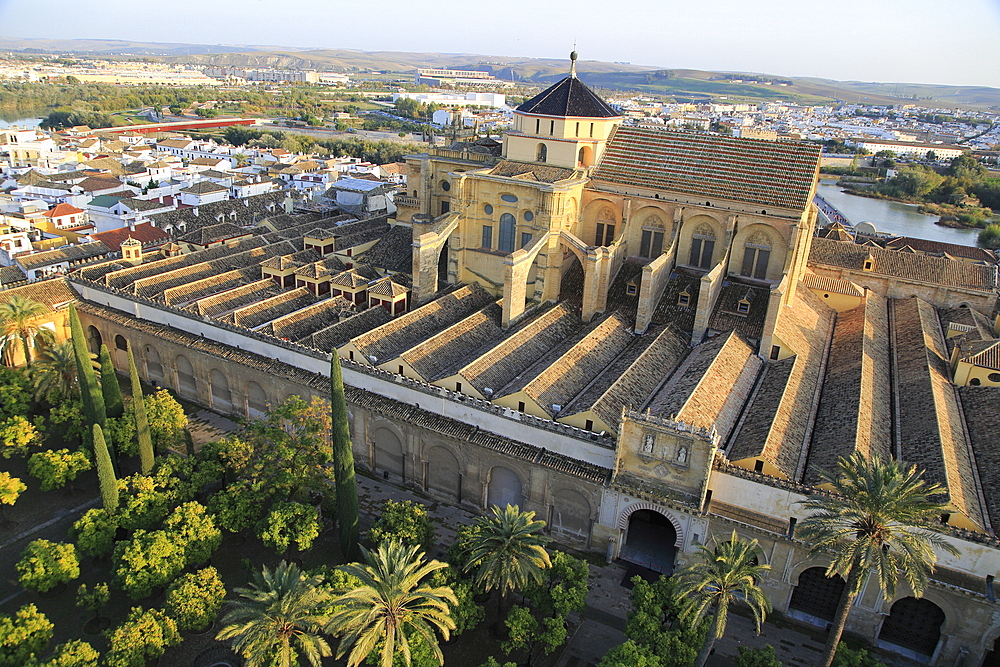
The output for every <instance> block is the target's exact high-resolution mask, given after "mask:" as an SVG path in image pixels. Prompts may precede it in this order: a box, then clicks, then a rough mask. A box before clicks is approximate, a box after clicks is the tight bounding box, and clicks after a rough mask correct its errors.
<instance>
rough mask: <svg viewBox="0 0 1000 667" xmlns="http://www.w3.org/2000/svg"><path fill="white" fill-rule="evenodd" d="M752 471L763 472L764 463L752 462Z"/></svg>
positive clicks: (759, 461)
mask: <svg viewBox="0 0 1000 667" xmlns="http://www.w3.org/2000/svg"><path fill="white" fill-rule="evenodd" d="M753 471H754V472H764V462H763V461H761V460H760V459H757V460H756V461H754V462H753Z"/></svg>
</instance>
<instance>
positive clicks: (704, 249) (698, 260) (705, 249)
mask: <svg viewBox="0 0 1000 667" xmlns="http://www.w3.org/2000/svg"><path fill="white" fill-rule="evenodd" d="M714 252H715V230H713V229H712V228H711V227H709V226H708V225H704V224H702V225H698V226H697V227H695V230H694V234H692V235H691V256H690V257H689V258H688V264H690V265H691V266H696V267H698V268H699V269H710V268H712V254H713V253H714Z"/></svg>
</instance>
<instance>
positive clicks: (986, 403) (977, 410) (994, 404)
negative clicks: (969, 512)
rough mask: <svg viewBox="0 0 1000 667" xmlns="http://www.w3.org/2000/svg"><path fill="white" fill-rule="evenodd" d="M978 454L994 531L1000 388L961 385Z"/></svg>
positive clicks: (999, 501)
mask: <svg viewBox="0 0 1000 667" xmlns="http://www.w3.org/2000/svg"><path fill="white" fill-rule="evenodd" d="M958 393H959V396H960V397H961V399H962V408H963V411H964V412H965V422H966V424H968V427H969V439H970V440H971V441H972V448H973V451H975V453H976V465H977V467H978V470H979V477H980V481H981V482H982V489H983V495H984V496H985V497H986V509H987V511H988V512H989V517H990V523H991V524H992V526H993V530H995V531H1000V447H997V434H998V433H1000V387H960V388H959V390H958Z"/></svg>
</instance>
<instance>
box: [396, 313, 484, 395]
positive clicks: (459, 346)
mask: <svg viewBox="0 0 1000 667" xmlns="http://www.w3.org/2000/svg"><path fill="white" fill-rule="evenodd" d="M501 315H502V312H501V308H500V305H499V304H497V303H491V304H489V305H487V306H486V307H485V308H483V309H482V310H479V311H478V312H475V313H473V314H472V315H469V316H468V317H466V318H464V319H462V320H459V321H458V322H456V323H455V324H453V325H451V326H450V327H448V328H447V329H445V330H444V331H442V332H440V333H438V334H435V335H434V336H431V337H430V338H428V339H427V340H426V341H424V342H423V343H420V344H419V345H417V346H416V347H413V348H411V349H409V350H407V351H406V352H404V353H403V354H401V355H400V358H401V359H403V361H405V362H406V363H408V364H409V365H410V366H411V367H412V368H413V370H415V371H416V372H417V373H418V374H419V375H420V377H422V378H423V379H424V381H426V382H436V381H437V380H440V379H443V378H446V377H448V376H450V375H454V374H455V373H456V372H457V371H458V369H459V368H461V367H462V366H463V365H464V364H465V362H467V361H468V360H469V359H470V358H474V357H475V356H476V355H477V353H478V352H480V351H481V350H483V349H486V348H489V347H491V346H492V345H493V344H494V343H495V342H496V341H497V340H499V339H500V338H502V337H503V329H501V328H500V319H501ZM453 388H454V387H449V389H453Z"/></svg>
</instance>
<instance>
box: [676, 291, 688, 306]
mask: <svg viewBox="0 0 1000 667" xmlns="http://www.w3.org/2000/svg"><path fill="white" fill-rule="evenodd" d="M689 303H691V295H690V294H688V293H687V292H681V293H680V294H678V295H677V305H678V306H686V305H688V304H689Z"/></svg>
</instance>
